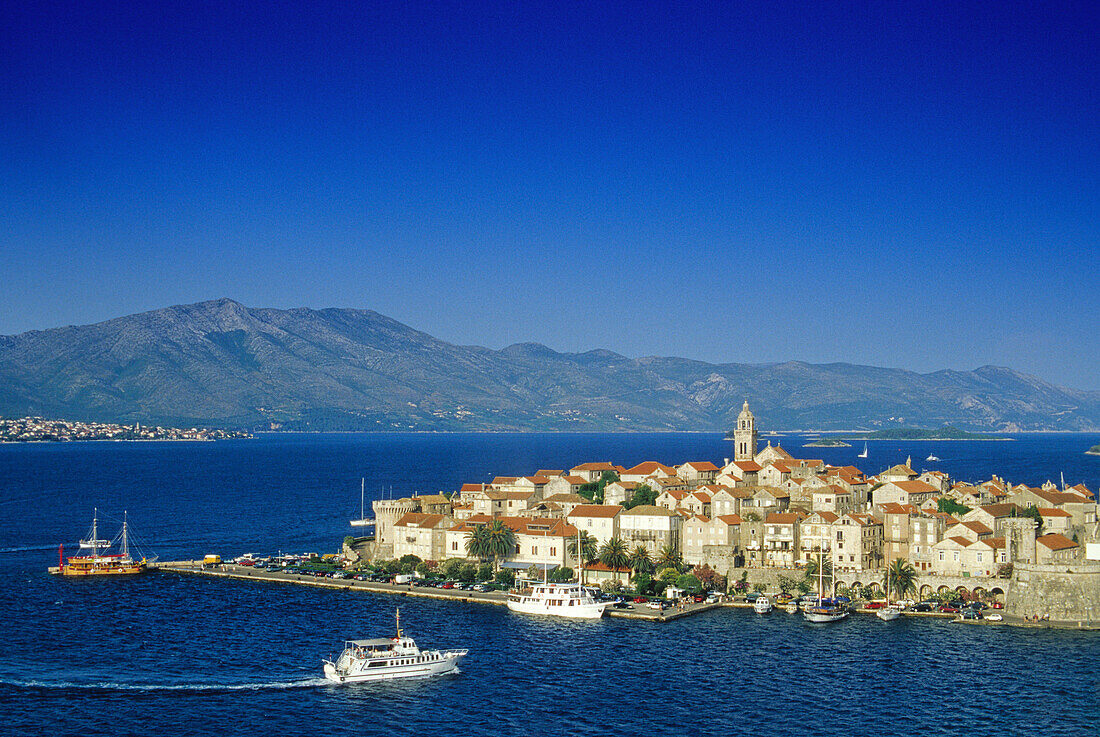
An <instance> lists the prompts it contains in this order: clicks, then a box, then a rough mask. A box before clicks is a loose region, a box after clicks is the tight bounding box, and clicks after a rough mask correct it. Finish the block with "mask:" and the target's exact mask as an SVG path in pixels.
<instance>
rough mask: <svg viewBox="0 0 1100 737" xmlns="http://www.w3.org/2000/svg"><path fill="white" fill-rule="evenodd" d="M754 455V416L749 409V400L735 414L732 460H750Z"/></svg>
mask: <svg viewBox="0 0 1100 737" xmlns="http://www.w3.org/2000/svg"><path fill="white" fill-rule="evenodd" d="M755 456H756V418H755V417H753V415H752V412H751V411H750V410H749V402H748V400H747V399H746V400H745V405H744V406H743V407H742V408H741V414H739V415H737V427H736V428H735V429H734V431H733V460H735V461H751V460H752V459H753V458H754V457H755Z"/></svg>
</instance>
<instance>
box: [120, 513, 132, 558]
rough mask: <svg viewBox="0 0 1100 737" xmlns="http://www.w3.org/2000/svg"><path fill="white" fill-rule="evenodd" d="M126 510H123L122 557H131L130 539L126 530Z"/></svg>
mask: <svg viewBox="0 0 1100 737" xmlns="http://www.w3.org/2000/svg"><path fill="white" fill-rule="evenodd" d="M126 514H127V513H126V510H125V509H124V510H122V558H123V559H124V560H125V559H126V558H129V557H130V540H129V536H128V535H127V532H126Z"/></svg>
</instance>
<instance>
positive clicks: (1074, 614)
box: [1005, 564, 1100, 628]
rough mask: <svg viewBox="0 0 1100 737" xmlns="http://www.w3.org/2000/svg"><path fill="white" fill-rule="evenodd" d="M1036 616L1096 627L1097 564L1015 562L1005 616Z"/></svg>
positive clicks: (1099, 606)
mask: <svg viewBox="0 0 1100 737" xmlns="http://www.w3.org/2000/svg"><path fill="white" fill-rule="evenodd" d="M1035 615H1039V616H1040V617H1044V616H1046V617H1049V618H1050V621H1051V622H1057V623H1060V624H1068V625H1072V626H1075V627H1091V628H1095V627H1100V564H1092V565H1061V566H1038V565H1019V564H1017V566H1016V567H1015V569H1014V570H1013V572H1012V588H1011V589H1010V590H1009V592H1008V597H1007V599H1006V600H1005V616H1007V617H1013V618H1020V619H1027V618H1029V617H1034V616H1035Z"/></svg>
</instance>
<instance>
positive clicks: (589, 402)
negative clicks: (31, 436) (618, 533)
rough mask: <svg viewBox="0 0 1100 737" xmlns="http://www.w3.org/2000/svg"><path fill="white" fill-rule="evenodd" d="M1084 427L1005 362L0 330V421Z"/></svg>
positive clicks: (1094, 403)
mask: <svg viewBox="0 0 1100 737" xmlns="http://www.w3.org/2000/svg"><path fill="white" fill-rule="evenodd" d="M746 399H747V400H748V401H749V402H750V403H751V406H752V409H753V411H754V413H755V414H756V416H757V424H758V427H760V428H762V429H763V430H765V431H766V430H773V429H774V430H782V429H796V428H798V429H822V430H827V429H849V430H850V429H879V428H888V427H899V426H906V427H913V426H921V427H938V426H941V425H943V424H945V423H951V424H953V425H957V426H958V427H961V428H965V429H968V430H995V431H1029V430H1076V431H1086V430H1087V431H1095V430H1097V429H1100V392H1096V391H1079V390H1074V389H1067V388H1063V387H1059V386H1055V385H1053V384H1050V383H1048V382H1045V381H1042V380H1041V379H1038V378H1035V377H1033V376H1028V375H1025V374H1021V373H1019V372H1016V371H1013V370H1012V369H1008V368H999V367H994V366H983V367H982V368H978V369H975V370H973V371H947V370H944V371H936V372H933V373H928V374H920V373H915V372H912V371H905V370H901V369H889V368H876V367H872V366H858V365H852V364H846V363H833V364H809V363H803V362H799V361H789V362H786V363H774V364H738V363H727V364H711V363H705V362H702V361H694V360H689V359H684V358H659V357H647V358H627V357H625V356H621V355H619V354H617V353H613V352H611V351H607V350H593V351H588V352H586V353H559V352H557V351H554V350H551V349H550V348H547V347H546V346H544V345H540V344H538V343H522V344H517V345H512V346H509V347H507V348H503V349H501V350H492V349H489V348H482V347H479V346H460V345H454V344H451V343H447V342H445V341H442V340H439V339H437V338H434V337H432V336H430V335H428V334H426V333H423V332H420V331H417V330H415V329H413V328H411V327H409V326H407V325H403V324H402V323H399V322H397V321H395V320H393V319H390V318H388V317H386V316H384V315H381V314H378V313H377V312H372V311H369V310H351V309H322V310H312V309H305V308H302V309H291V310H279V309H267V308H251V307H245V306H243V305H241V304H239V303H237V302H234V301H233V300H230V299H219V300H214V301H209V302H201V303H198V304H190V305H179V306H175V307H168V308H164V309H159V310H154V311H152V312H145V313H141V314H136V315H129V316H126V317H120V318H117V319H114V320H108V321H106V322H101V323H97V324H94V325H82V326H69V327H61V328H55V329H50V330H42V331H31V332H27V333H22V334H19V335H14V336H0V416H7V417H13V416H24V415H38V416H44V417H57V418H66V419H73V420H90V421H101V422H134V421H138V422H141V423H148V424H165V425H171V426H192V425H201V426H207V427H234V428H248V429H260V430H263V429H283V430H391V431H392V430H426V431H427V430H437V431H457V430H477V431H484V430H501V431H529V430H575V431H587V430H591V431H641V430H647V431H649V430H701V431H715V430H726V429H729V428H732V427H733V423H734V420H735V418H736V417H737V414H738V412H740V410H741V406H742V402H743V401H745V400H746Z"/></svg>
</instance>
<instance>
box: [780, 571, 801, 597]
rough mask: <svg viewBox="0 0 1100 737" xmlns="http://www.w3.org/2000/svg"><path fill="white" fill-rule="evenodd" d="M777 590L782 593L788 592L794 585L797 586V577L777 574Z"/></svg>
mask: <svg viewBox="0 0 1100 737" xmlns="http://www.w3.org/2000/svg"><path fill="white" fill-rule="evenodd" d="M778 584H779V590H780V591H782V592H783V593H784V594H787V593H790V592H791V590H793V589H794V588H795V587H796V586H798V579H796V578H794V577H793V576H785V575H783V574H780V575H779V579H778Z"/></svg>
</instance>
